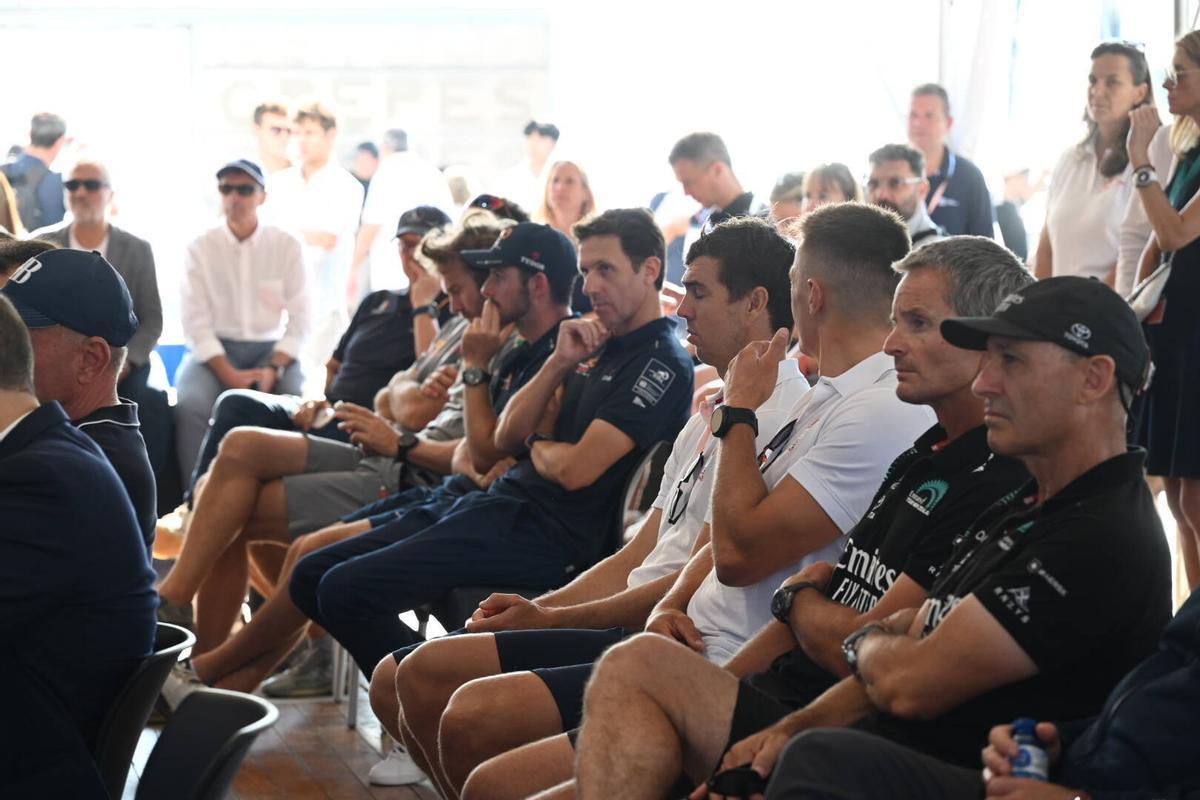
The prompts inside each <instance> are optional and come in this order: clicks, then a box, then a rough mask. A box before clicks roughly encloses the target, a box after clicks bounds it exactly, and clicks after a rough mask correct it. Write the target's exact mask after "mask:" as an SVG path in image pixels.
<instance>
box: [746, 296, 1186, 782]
mask: <svg viewBox="0 0 1200 800" xmlns="http://www.w3.org/2000/svg"><path fill="white" fill-rule="evenodd" d="M941 330H942V335H943V336H945V338H946V340H947V341H949V342H950V343H952V344H955V345H956V346H958V347H963V348H966V349H971V350H978V351H983V352H985V353H986V354H985V356H984V359H983V364H982V366H981V369H980V372H979V375H978V377H976V379H975V383H974V385H973V391H974V392H975V393H976V394H977V395H979V396H980V397H981V398H983V401H984V424H985V425H987V428H988V445H989V446H990V447H991V448H992V450H993V451H994V452H996V453H1000V454H1004V455H1008V456H1011V457H1015V458H1018V459H1020V460H1021V461H1022V462H1023V463H1024V464H1025V466H1026V467H1027V468H1028V469H1029V471H1030V473H1031V474H1032V475H1033V478H1034V479H1033V481H1031V482H1030V483H1029V484H1027V485H1026V486H1025V487H1024V488H1023V489H1021V490H1020V491H1017V492H1013V493H1012V494H1011V495H1010V496H1009V497H1007V498H1005V499H1003V500H1001V501H1000V502H998V503H996V504H995V505H993V506H992V507H991V508H989V509H988V510H987V511H986V512H984V513H983V515H982V516H980V518H979V519H977V520H976V521H975V522H974V523H972V524H971V525H970V526H969V527H968V528H967V529H966V531H964V532H963V534H962V535H960V536H959V537H958V539H957V540H956V545H955V550H954V552H953V554H952V555H951V557H950V560H949V561H947V562H946V564H944V565H943V567H942V570H941V573H940V575H939V577H938V579H937V581H936V582H935V583H934V585H933V588H932V589H931V590H930V593H929V599H928V600H927V601H926V602H925V603H924V604H923V605H922V607H921V609H920V610H919V611H917V610H914V609H907V610H905V611H900V612H897V613H896V614H895V615H893V616H892V617H889V618H888V619H887V620H885V621H884V622H882V623H871V624H868V625H867V626H865V627H863V628H861V629H860V630H858V631H856V632H854V633H852V634H851V635H850V636H848V637H847V638H846V640H845V642H844V643H843V651H844V655H845V659H846V663H847V666H848V668H849V670H850V672H851V677H848V678H846V679H844V680H843V681H842V682H841V683H839V684H838V685H837V686H835V687H834V688H833V689H830V690H829V691H828V692H826V693H825V694H824V695H822V696H821V697H820V698H818V699H817V700H816V701H814V702H813V703H811V704H810V705H808V706H807V707H805V708H803V709H800V710H799V711H797V712H795V713H793V714H791V715H790V716H788V717H786V718H784V719H783V720H782V721H781V722H780V723H777V724H776V725H774V726H772V727H770V728H768V729H766V730H765V731H763V732H762V733H760V734H757V735H756V736H755V737H751V739H748V740H745V741H743V742H742V743H740V744H739V745H738V746H735V748H734V749H733V750H731V751H730V752H729V753H728V754H727V756H726V758H725V762H724V765H723V766H725V767H726V768H728V767H732V766H735V765H736V764H746V763H750V764H752V765H753V769H754V770H755V771H756V772H757V773H758V774H759V775H762V776H764V777H765V776H766V775H768V774H769V773H770V772H771V770H772V769H773V768H774V766H775V762H776V759H777V758H778V756H779V752H780V751H781V750H782V749H783V747H784V745H785V744H787V741H788V739H790V738H791V737H792V736H793V735H794V734H796V733H799V732H801V731H806V730H809V729H811V728H828V727H842V726H849V725H853V726H854V727H856V728H858V729H859V730H862V731H866V732H869V733H875V734H878V735H880V736H883V737H884V738H886V739H889V740H891V741H893V742H896V743H899V744H903V745H907V746H908V747H911V748H913V749H915V750H917V751H920V752H921V753H924V754H926V755H931V756H934V757H937V758H940V759H943V760H946V761H949V762H951V763H955V764H958V765H960V766H963V767H973V766H976V765H977V764H978V759H979V748H980V746H981V744H982V743H983V742H984V741H986V739H987V734H988V730H989V729H990V727H991V726H992V725H994V724H995V723H996V721H997V720H1006V719H1008V720H1011V719H1015V718H1017V717H1024V716H1029V717H1035V718H1037V719H1075V718H1082V717H1088V716H1090V715H1092V714H1094V713H1096V711H1098V710H1099V708H1100V706H1101V703H1103V702H1104V699H1105V697H1106V695H1107V694H1108V693H1109V691H1110V690H1111V689H1112V688H1113V687H1114V686H1115V685H1116V684H1117V682H1118V681H1119V680H1120V679H1121V677H1122V676H1124V674H1125V673H1126V672H1128V671H1129V670H1130V669H1131V668H1132V667H1134V666H1135V665H1136V664H1137V663H1138V662H1139V661H1140V660H1141V659H1142V658H1143V657H1145V656H1146V655H1148V654H1149V653H1150V652H1151V651H1152V650H1153V649H1154V647H1155V644H1156V642H1157V641H1158V638H1159V634H1160V633H1161V631H1162V630H1163V627H1164V625H1165V624H1166V622H1167V620H1168V619H1169V618H1170V615H1171V604H1170V580H1169V574H1170V557H1169V555H1168V553H1167V547H1166V542H1165V541H1164V537H1163V532H1162V526H1161V525H1160V523H1159V519H1158V514H1157V513H1156V512H1155V509H1154V502H1153V498H1152V497H1151V495H1150V491H1149V489H1148V488H1147V486H1146V482H1145V479H1144V478H1143V474H1142V463H1143V461H1144V453H1143V452H1142V451H1139V450H1127V448H1126V445H1125V406H1126V404H1127V402H1128V400H1129V398H1131V397H1132V396H1133V394H1135V393H1136V392H1137V391H1139V390H1140V388H1141V387H1142V385H1143V384H1144V383H1145V380H1146V375H1147V373H1148V372H1149V368H1150V355H1149V350H1148V349H1147V347H1146V343H1145V339H1144V338H1143V336H1142V333H1141V327H1140V326H1139V325H1138V321H1137V319H1136V317H1135V316H1134V314H1133V312H1132V310H1131V309H1130V308H1129V306H1128V304H1127V303H1125V302H1124V301H1123V300H1122V299H1121V298H1120V296H1118V295H1117V294H1116V293H1115V292H1114V291H1112V290H1111V289H1109V288H1108V287H1107V286H1105V285H1103V284H1102V283H1100V282H1098V281H1094V280H1088V279H1085V278H1080V277H1076V276H1071V277H1058V278H1049V279H1047V280H1044V281H1039V282H1037V283H1033V284H1030V285H1029V286H1027V287H1025V288H1023V289H1020V290H1018V291H1016V292H1014V293H1013V294H1011V295H1009V296H1008V297H1007V298H1005V299H1004V301H1003V302H1001V303H1000V305H999V306H998V307H997V308H996V311H995V312H994V314H993V315H992V316H990V317H967V318H959V319H950V320H945V321H943V322H942V325H941ZM855 723H857V724H855ZM846 738H850V739H853V738H856V737H855V736H853V735H849V736H848V735H847V734H846V733H844V732H841V731H829V732H825V731H817V732H813V733H812V734H810V735H806V736H805V737H804V740H803V741H805V742H806V745H799V744H798V745H797V747H796V748H793V749H791V750H789V756H788V759H787V761H786V762H784V763H781V764H780V775H779V776H778V779H777V780H778V782H779V784H780V785H781V786H790V785H793V784H794V783H795V782H796V780H797V779H796V776H797V775H806V776H809V777H814V776H815V777H817V778H818V779H820V778H828V779H829V781H830V783H828V784H826V785H834V786H836V785H838V783H837V781H838V780H840V779H841V777H842V776H844V777H845V778H846V779H847V781H848V782H849V781H853V780H859V779H862V780H867V781H872V780H875V779H881V780H886V776H887V775H888V773H887V772H886V771H885V769H884V767H883V765H882V763H881V767H880V770H879V771H878V772H876V771H873V770H872V771H868V773H869V774H858V775H851V773H852V772H854V771H861V769H862V765H863V763H864V762H863V760H862V759H861V758H859V757H858V756H859V753H858V751H857V750H856V749H855V748H853V747H847V748H841V747H840V746H832V747H831V746H829V745H830V743H840V742H841V741H842V740H843V739H846ZM814 753H815V754H817V756H818V757H817V758H814V756H813V754H814ZM872 763H874V762H872ZM810 785H811V784H810ZM875 788H876V789H877V790H879V786H876V787H875ZM882 794H883V795H888V796H890V795H893V794H894V787H892V786H891V785H888V788H887V790H886V791H882ZM778 796H781V797H782V796H784V795H783V794H780V795H778ZM786 796H789V797H791V796H796V795H790V794H789V795H786ZM869 796H872V797H875V796H880V791H876V792H875V793H874V794H870V795H869Z"/></svg>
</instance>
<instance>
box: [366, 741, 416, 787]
mask: <svg viewBox="0 0 1200 800" xmlns="http://www.w3.org/2000/svg"><path fill="white" fill-rule="evenodd" d="M423 780H425V773H424V772H421V768H420V767H418V766H417V762H415V761H413V760H412V756H410V755H409V754H408V751H407V750H405V749H404V746H403V745H399V744H398V745H395V746H393V747H392V749H391V752H389V753H388V754H387V756H386V757H385V758H384V759H383V761H380V762H379V763H378V764H376V765H375V766H373V767H371V771H370V772H368V773H367V781H368V782H369V783H371V784H373V785H375V786H409V785H411V784H414V783H420V782H421V781H423Z"/></svg>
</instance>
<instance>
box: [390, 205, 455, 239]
mask: <svg viewBox="0 0 1200 800" xmlns="http://www.w3.org/2000/svg"><path fill="white" fill-rule="evenodd" d="M449 224H450V217H448V216H446V213H445V212H444V211H442V210H441V209H440V208H434V207H433V206H417V207H416V208H410V209H409V210H408V211H405V212H404V213H403V214H401V215H400V222H399V223H398V224H397V225H396V236H403V235H404V234H406V233H417V234H420V235H421V236H424V235H425V234H427V233H429V232H430V231H431V230H433V229H434V228H441V227H443V226H445V225H449Z"/></svg>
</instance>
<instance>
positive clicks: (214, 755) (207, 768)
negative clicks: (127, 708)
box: [136, 689, 279, 800]
mask: <svg viewBox="0 0 1200 800" xmlns="http://www.w3.org/2000/svg"><path fill="white" fill-rule="evenodd" d="M277 719H279V710H278V709H277V708H275V706H273V705H272V704H270V703H268V702H267V701H266V700H263V699H262V698H261V697H255V696H254V695H252V694H243V693H242V692H229V691H226V690H224V689H197V690H196V691H194V692H192V693H191V694H189V695H188V696H187V697H185V698H184V699H183V702H182V703H180V704H179V707H178V708H177V709H175V713H174V714H173V715H172V716H171V719H170V721H169V722H168V723H167V726H166V727H165V728H163V732H162V735H161V736H159V737H158V743H157V744H155V745H154V749H153V750H152V751H151V752H150V758H149V760H147V762H146V769H145V771H143V772H142V779H141V781H139V782H138V788H137V795H136V797H137V800H217V798H222V797H225V796H226V795H227V794H228V792H229V789H230V787H231V786H232V785H233V778H234V775H236V774H237V771H238V768H239V767H240V766H241V764H242V760H243V759H244V758H245V757H246V752H247V751H248V750H249V749H250V745H252V744H253V743H254V740H255V738H257V736H258V734H260V733H262V732H263V731H264V730H266V729H267V728H269V727H271V726H272V725H274V724H275V720H277Z"/></svg>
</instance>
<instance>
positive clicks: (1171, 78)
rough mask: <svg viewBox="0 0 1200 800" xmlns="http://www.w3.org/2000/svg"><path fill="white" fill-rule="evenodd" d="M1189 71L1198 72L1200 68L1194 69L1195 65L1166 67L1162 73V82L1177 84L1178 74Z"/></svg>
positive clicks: (1185, 73) (1184, 73)
mask: <svg viewBox="0 0 1200 800" xmlns="http://www.w3.org/2000/svg"><path fill="white" fill-rule="evenodd" d="M1189 72H1200V69H1196V68H1195V67H1185V68H1184V69H1175V68H1174V67H1167V69H1166V72H1165V73H1164V74H1163V83H1169V84H1171V85H1172V86H1177V85H1179V76H1180V75H1187V74H1188V73H1189Z"/></svg>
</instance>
